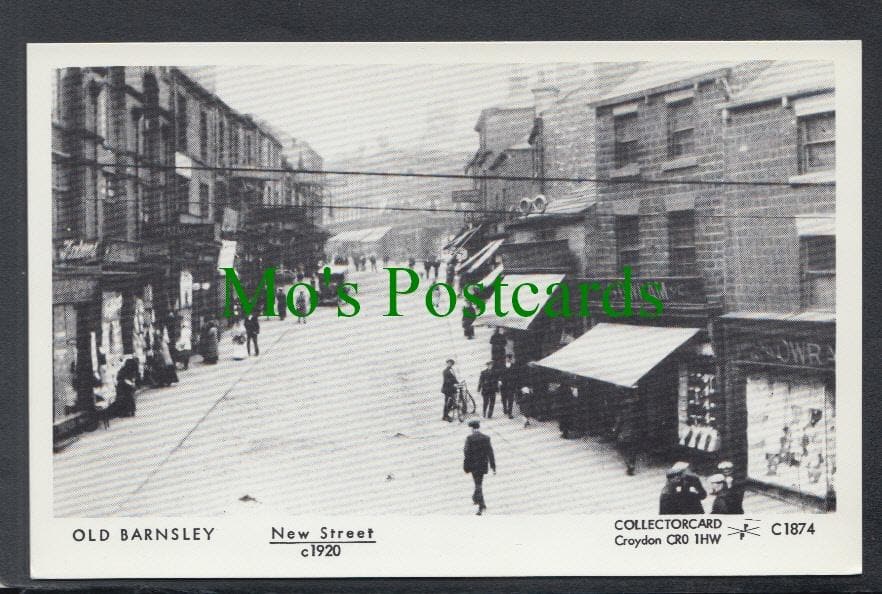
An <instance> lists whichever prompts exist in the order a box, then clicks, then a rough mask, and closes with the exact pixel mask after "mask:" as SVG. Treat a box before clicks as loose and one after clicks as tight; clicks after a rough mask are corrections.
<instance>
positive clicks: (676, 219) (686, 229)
mask: <svg viewBox="0 0 882 594" xmlns="http://www.w3.org/2000/svg"><path fill="white" fill-rule="evenodd" d="M668 259H669V269H670V274H671V276H695V275H696V266H695V211H694V210H678V211H673V212H669V213H668Z"/></svg>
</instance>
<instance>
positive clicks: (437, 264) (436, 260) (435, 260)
mask: <svg viewBox="0 0 882 594" xmlns="http://www.w3.org/2000/svg"><path fill="white" fill-rule="evenodd" d="M432 268H434V269H435V280H438V269H440V268H441V258H439V257H438V256H435V257H433V258H432Z"/></svg>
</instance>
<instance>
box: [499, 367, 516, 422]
mask: <svg viewBox="0 0 882 594" xmlns="http://www.w3.org/2000/svg"><path fill="white" fill-rule="evenodd" d="M518 382H520V370H519V369H518V367H517V365H516V364H515V360H514V355H512V354H511V353H509V354H507V355H506V356H505V366H504V367H503V368H502V371H501V373H500V377H499V393H500V395H501V396H502V414H504V415H506V416H508V418H509V419H513V418H514V414H513V410H514V399H515V393H517V390H518Z"/></svg>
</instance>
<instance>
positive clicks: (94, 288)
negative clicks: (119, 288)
mask: <svg viewBox="0 0 882 594" xmlns="http://www.w3.org/2000/svg"><path fill="white" fill-rule="evenodd" d="M97 294H98V280H97V279H94V278H85V277H74V278H60V279H54V280H53V281H52V302H53V303H83V302H88V301H92V300H93V299H94V298H95V296H96V295H97Z"/></svg>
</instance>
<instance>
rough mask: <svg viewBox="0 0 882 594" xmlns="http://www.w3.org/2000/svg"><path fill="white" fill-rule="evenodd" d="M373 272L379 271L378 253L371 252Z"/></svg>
mask: <svg viewBox="0 0 882 594" xmlns="http://www.w3.org/2000/svg"><path fill="white" fill-rule="evenodd" d="M370 259H371V272H376V271H377V255H376V254H371V258H370Z"/></svg>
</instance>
